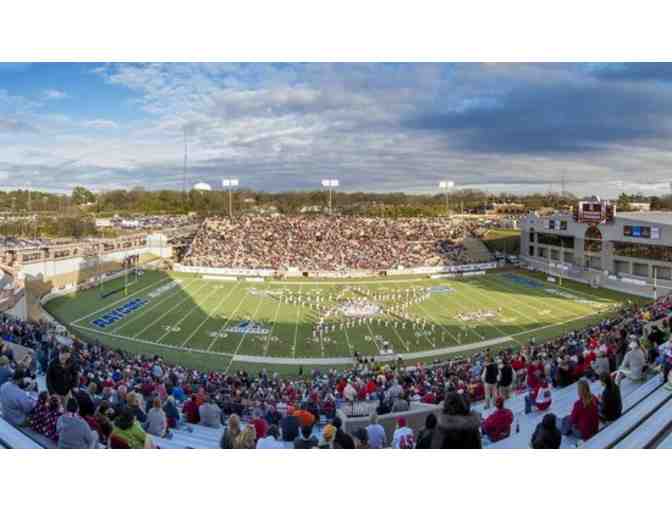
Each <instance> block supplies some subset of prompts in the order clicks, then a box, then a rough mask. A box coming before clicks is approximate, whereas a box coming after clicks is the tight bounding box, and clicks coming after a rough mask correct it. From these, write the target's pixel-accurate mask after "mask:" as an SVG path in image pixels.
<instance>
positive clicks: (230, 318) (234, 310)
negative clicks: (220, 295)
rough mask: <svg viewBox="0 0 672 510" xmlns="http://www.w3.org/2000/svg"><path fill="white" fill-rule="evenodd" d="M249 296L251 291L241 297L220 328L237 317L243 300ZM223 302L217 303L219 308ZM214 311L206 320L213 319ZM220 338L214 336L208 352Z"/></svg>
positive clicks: (224, 327) (223, 327)
mask: <svg viewBox="0 0 672 510" xmlns="http://www.w3.org/2000/svg"><path fill="white" fill-rule="evenodd" d="M233 290H234V289H231V292H229V295H228V296H227V298H228V297H229V296H231V294H232V293H233ZM248 296H249V293H248V294H245V296H243V299H241V300H240V301H238V304H237V305H236V307H235V308H234V309H233V311H232V312H231V315H229V317H228V318H227V319H226V321H224V325H223V326H222V327H221V328H220V329H226V327H227V326H228V325H229V323H230V322H231V320H232V319H233V318H234V317H235V315H236V312H237V311H238V309H239V308H240V305H242V304H243V302H244V301H245V300H246V299H247V297H248ZM222 303H223V301H222V302H221V303H219V305H217V307H216V309H219V308H220V307H221V305H222ZM214 313H215V312H214V311H213V313H212V314H211V315H209V316H208V318H207V319H206V321H207V320H209V319H211V318H212V316H213V315H214ZM203 324H204V323H203ZM203 324H201V326H199V327H202V326H203ZM218 340H219V338H217V337H214V338H213V340H212V342H210V345H208V352H211V351H212V348H213V347H214V345H215V343H217V341H218Z"/></svg>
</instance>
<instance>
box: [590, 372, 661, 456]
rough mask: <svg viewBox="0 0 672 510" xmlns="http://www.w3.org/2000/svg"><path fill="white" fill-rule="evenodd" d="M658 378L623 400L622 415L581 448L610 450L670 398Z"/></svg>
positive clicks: (650, 380) (647, 382) (652, 379)
mask: <svg viewBox="0 0 672 510" xmlns="http://www.w3.org/2000/svg"><path fill="white" fill-rule="evenodd" d="M670 396H671V395H670V392H668V391H667V390H665V389H664V388H663V387H662V382H661V380H660V378H659V377H652V378H651V379H649V380H648V381H646V382H645V383H643V384H642V385H641V386H640V387H639V388H637V389H636V390H635V391H633V392H632V393H631V394H629V395H628V396H627V397H625V398H623V415H622V416H621V418H619V419H618V420H616V421H615V422H614V423H612V424H610V425H608V426H606V427H604V428H603V429H602V430H600V432H598V433H597V434H596V435H595V436H594V437H592V438H591V439H589V440H588V441H586V442H585V443H584V444H583V448H593V449H594V448H612V447H614V446H615V445H616V444H618V443H619V441H621V440H622V439H623V438H624V437H626V436H627V435H628V434H630V433H631V432H632V431H633V430H635V429H636V428H637V427H638V426H639V425H640V424H641V423H642V422H643V421H644V420H646V419H647V418H648V417H649V416H650V415H651V414H652V413H654V412H655V411H656V409H658V408H659V407H660V406H661V405H662V404H664V403H665V402H666V401H667V400H668V399H669V398H670Z"/></svg>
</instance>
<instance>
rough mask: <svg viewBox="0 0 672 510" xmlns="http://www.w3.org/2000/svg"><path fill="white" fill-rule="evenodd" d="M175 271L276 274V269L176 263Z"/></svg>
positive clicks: (239, 274) (256, 274)
mask: <svg viewBox="0 0 672 510" xmlns="http://www.w3.org/2000/svg"><path fill="white" fill-rule="evenodd" d="M174 268H175V271H177V272H181V273H198V274H212V275H229V276H234V275H236V276H266V277H271V276H274V275H275V270H274V269H236V268H230V267H200V266H184V265H182V264H175V266H174Z"/></svg>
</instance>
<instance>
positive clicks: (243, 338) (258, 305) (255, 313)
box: [233, 297, 263, 356]
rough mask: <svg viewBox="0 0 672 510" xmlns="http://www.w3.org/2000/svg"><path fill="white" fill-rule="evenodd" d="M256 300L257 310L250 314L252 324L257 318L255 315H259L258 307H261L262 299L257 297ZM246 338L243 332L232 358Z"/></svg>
mask: <svg viewBox="0 0 672 510" xmlns="http://www.w3.org/2000/svg"><path fill="white" fill-rule="evenodd" d="M257 299H258V300H259V302H258V303H257V308H255V310H254V314H252V322H254V321H255V319H256V318H257V314H258V313H259V307H260V306H261V302H262V301H263V300H262V298H259V297H257ZM246 336H247V331H245V333H243V336H242V337H241V338H240V342H238V347H237V348H236V350H235V351H234V353H233V355H234V356H235V355H236V354H238V351H240V348H241V347H242V345H243V342H244V341H245V337H246Z"/></svg>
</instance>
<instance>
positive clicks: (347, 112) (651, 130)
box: [0, 63, 672, 195]
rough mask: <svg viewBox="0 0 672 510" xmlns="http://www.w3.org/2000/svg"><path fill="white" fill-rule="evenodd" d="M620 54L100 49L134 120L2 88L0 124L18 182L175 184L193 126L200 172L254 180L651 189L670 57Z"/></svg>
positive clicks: (193, 176)
mask: <svg viewBox="0 0 672 510" xmlns="http://www.w3.org/2000/svg"><path fill="white" fill-rule="evenodd" d="M629 65H630V64H627V65H626V66H629ZM612 67H613V66H612ZM612 67H610V65H595V64H591V65H586V64H483V65H480V64H263V63H260V64H235V63H233V64H232V63H227V64H219V63H212V64H190V63H180V64H163V63H161V64H104V65H96V66H92V67H91V71H90V73H89V75H90V76H89V78H91V77H92V78H93V79H94V80H98V82H99V84H100V85H99V86H100V87H106V89H105V90H106V94H107V93H110V94H113V93H114V91H115V90H116V91H118V92H119V93H120V97H124V99H123V101H126V102H125V103H124V104H123V107H124V108H123V109H124V110H130V113H131V115H130V117H132V118H133V120H131V121H129V120H127V118H125V117H122V116H121V115H119V116H117V115H116V112H115V111H112V112H110V111H108V110H104V109H103V108H102V107H101V108H99V107H100V106H101V105H99V104H98V103H96V102H95V100H92V103H91V105H90V108H89V111H91V112H95V113H93V114H92V115H94V116H100V117H94V118H93V119H91V120H86V121H82V120H81V118H78V115H77V113H78V112H72V113H71V112H70V110H69V109H68V108H69V107H71V106H70V105H69V104H68V103H69V102H68V101H64V102H62V103H53V104H52V105H50V110H51V111H50V114H49V115H47V114H46V113H45V112H44V111H43V110H42V109H41V108H38V107H36V106H35V105H34V104H33V103H31V102H29V101H27V100H26V99H25V98H21V97H17V96H10V95H9V94H8V93H7V92H3V91H2V90H0V119H2V120H3V122H4V123H5V124H4V125H5V129H4V131H3V128H2V127H0V134H1V133H2V132H9V131H8V130H11V132H12V135H11V136H10V135H7V136H4V138H3V142H5V141H9V142H10V143H7V144H4V145H3V151H2V153H0V170H2V171H7V172H9V175H10V180H11V181H12V182H14V181H16V182H17V183H20V182H21V181H22V179H23V180H26V179H28V176H31V175H33V172H35V171H38V172H39V173H40V174H39V175H40V176H39V178H35V177H30V180H31V182H34V183H35V186H38V185H39V186H43V187H53V188H56V187H58V188H61V187H63V188H65V189H67V186H69V185H68V183H72V182H80V183H82V184H83V185H85V186H87V187H91V188H94V189H101V188H103V187H104V188H107V189H109V188H111V187H131V186H134V185H144V186H145V187H147V188H148V189H156V188H163V187H173V188H179V187H181V185H182V161H183V136H184V131H185V130H186V132H187V141H188V144H189V180H190V182H192V183H193V182H197V181H200V180H203V181H206V182H219V180H220V179H221V176H222V175H236V176H238V177H239V178H240V180H241V184H242V185H244V186H250V187H254V188H257V189H263V190H269V191H272V190H292V189H306V188H308V189H316V188H319V182H320V180H321V179H322V178H323V177H325V176H331V175H333V176H335V177H338V178H339V179H340V180H341V183H342V189H343V190H376V191H378V190H380V191H398V190H402V191H408V192H436V191H437V190H436V187H437V183H438V182H439V181H440V180H443V179H446V178H449V179H451V180H454V181H456V182H457V184H458V185H459V186H460V187H479V188H482V189H489V190H493V191H514V192H515V191H548V190H549V189H553V188H554V189H555V190H556V191H557V190H559V180H560V175H563V174H564V175H565V176H566V179H567V186H568V189H569V190H570V191H575V192H577V193H579V194H585V192H586V190H593V191H594V190H599V192H600V194H601V195H607V194H612V195H613V194H617V193H618V192H620V190H621V189H622V186H623V185H619V184H618V182H619V181H620V182H622V183H626V184H627V186H629V187H631V188H632V189H642V190H648V191H647V192H651V193H653V192H657V190H660V189H662V184H661V183H665V182H667V181H668V180H669V179H668V173H669V168H670V166H671V165H670V163H671V162H670V154H671V153H672V152H671V149H672V145H671V144H670V143H669V142H668V140H669V139H670V136H669V135H670V134H671V133H670V130H671V129H672V125H671V124H670V120H668V118H670V114H671V113H672V111H670V110H671V109H672V107H671V106H670V105H672V84H668V83H667V82H666V81H665V80H664V79H663V76H664V75H665V72H667V71H664V70H658V71H655V72H654V70H653V68H646V69H643V70H642V69H640V70H639V71H638V72H635V70H634V69H633V68H630V67H628V69H627V72H626V71H625V70H624V69H620V70H619V68H617V67H613V68H612ZM619 73H620V74H619ZM634 76H639V78H637V79H635V78H634ZM645 76H646V78H644V77H645ZM94 92H95V91H94ZM95 96H96V95H95V94H91V97H92V98H93V97H95ZM129 98H130V99H129ZM119 104H120V105H121V102H120V103H119ZM105 106H107V105H105ZM56 107H58V108H60V111H59V112H58V113H56V112H54V111H53V109H54V108H56ZM108 107H109V106H108ZM115 107H116V104H115ZM8 119H9V120H8ZM9 122H11V123H12V125H11V126H10V124H9ZM0 126H2V124H0ZM29 126H30V127H32V128H34V129H36V130H39V132H40V133H47V134H48V136H40V137H39V140H37V137H34V136H32V137H31V136H30V133H31V132H34V131H31V130H30V129H26V128H27V127H29ZM22 128H23V130H21V129H22ZM29 138H30V139H29ZM28 151H39V152H28ZM27 154H31V156H30V157H27V156H26V155H27ZM64 175H66V176H67V179H61V178H55V177H61V176H64Z"/></svg>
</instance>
